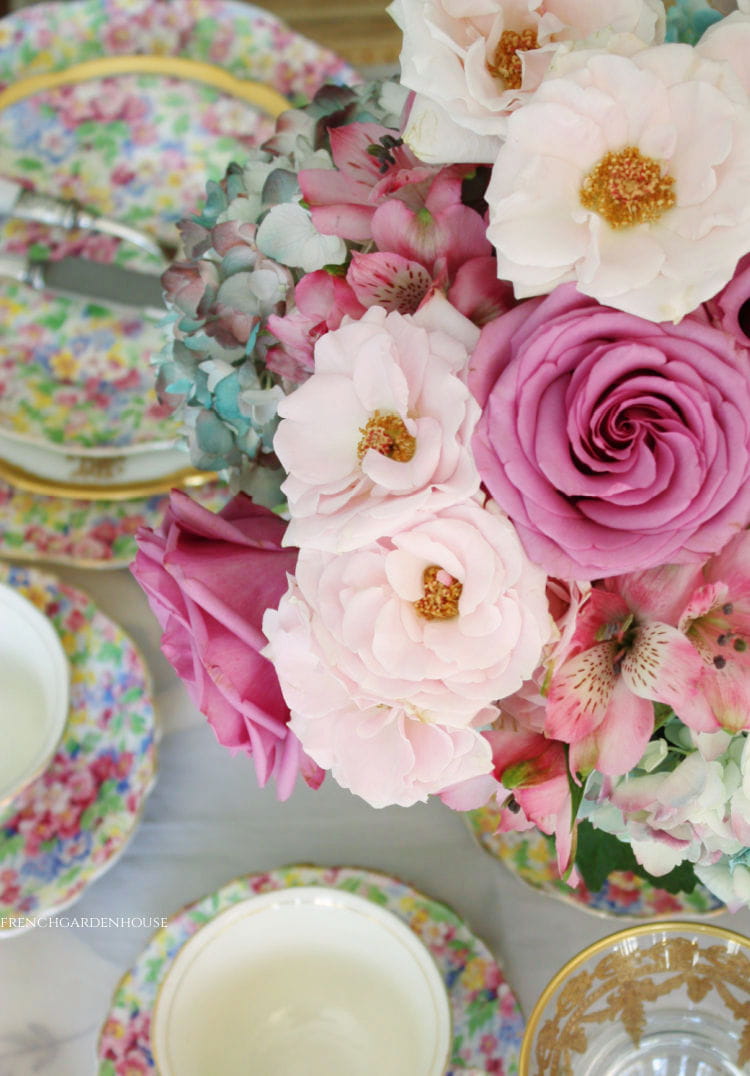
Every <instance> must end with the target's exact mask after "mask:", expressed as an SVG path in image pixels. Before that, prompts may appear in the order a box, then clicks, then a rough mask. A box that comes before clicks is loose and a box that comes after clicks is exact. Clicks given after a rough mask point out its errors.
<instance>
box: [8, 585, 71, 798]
mask: <svg viewBox="0 0 750 1076" xmlns="http://www.w3.org/2000/svg"><path fill="white" fill-rule="evenodd" d="M68 691H69V670H68V662H67V659H66V657H65V652H64V651H63V648H62V645H61V643H60V639H59V637H58V635H57V632H56V631H55V629H54V628H53V626H52V625H51V624H50V622H49V620H48V619H47V618H46V617H45V616H44V615H43V614H42V613H40V612H39V610H38V609H37V608H36V607H35V606H34V605H32V604H31V602H30V601H28V600H27V599H26V598H24V597H23V596H22V595H21V594H19V592H18V591H17V590H14V589H13V588H12V587H9V586H6V585H5V584H3V583H0V806H3V805H5V804H7V803H8V802H9V801H10V800H11V799H13V797H14V796H16V795H18V793H19V792H20V791H21V790H22V789H23V788H24V787H25V786H26V785H27V784H29V782H31V781H33V780H34V779H35V778H36V777H38V776H39V775H40V774H41V773H42V772H43V771H44V769H45V767H46V766H47V765H48V764H49V762H50V761H51V759H52V758H53V756H54V754H55V751H56V749H57V746H58V744H59V742H60V739H61V737H62V734H63V730H64V728H65V723H66V721H67V718H68Z"/></svg>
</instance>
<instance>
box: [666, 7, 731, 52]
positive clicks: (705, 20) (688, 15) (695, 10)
mask: <svg viewBox="0 0 750 1076" xmlns="http://www.w3.org/2000/svg"><path fill="white" fill-rule="evenodd" d="M722 18H723V15H722V14H721V12H719V11H716V10H715V9H714V8H712V7H711V5H710V4H708V3H707V2H706V0H675V2H674V4H673V5H672V6H671V7H670V8H669V9H668V11H667V41H681V42H683V43H684V44H687V45H695V44H697V42H698V41H699V40H700V38H701V37H702V36H703V34H704V33H705V32H706V30H707V29H708V28H709V26H712V25H713V24H714V23H715V22H718V21H719V20H720V19H722Z"/></svg>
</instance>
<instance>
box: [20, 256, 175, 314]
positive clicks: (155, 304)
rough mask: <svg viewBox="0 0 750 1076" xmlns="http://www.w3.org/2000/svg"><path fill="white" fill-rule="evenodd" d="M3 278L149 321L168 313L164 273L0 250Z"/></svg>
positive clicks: (105, 263)
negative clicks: (136, 314) (161, 274)
mask: <svg viewBox="0 0 750 1076" xmlns="http://www.w3.org/2000/svg"><path fill="white" fill-rule="evenodd" d="M0 279H5V280H17V281H18V282H19V283H21V284H27V285H28V286H29V287H30V288H34V290H35V291H46V292H51V293H53V294H55V295H62V296H64V297H66V298H70V299H77V300H78V301H79V302H85V303H101V304H103V305H104V306H110V307H114V308H124V309H126V310H128V311H129V312H131V313H133V312H137V313H138V314H140V315H141V316H142V317H145V318H148V319H150V320H159V321H160V320H161V319H162V318H163V317H164V315H165V314H166V309H165V307H164V296H163V292H162V287H161V276H157V275H155V274H153V273H139V272H136V271H135V270H134V269H124V268H123V267H122V266H120V265H112V264H111V263H108V262H95V261H91V260H90V259H88V258H60V259H59V260H57V261H36V260H31V259H28V258H26V257H25V256H24V255H23V254H9V253H0Z"/></svg>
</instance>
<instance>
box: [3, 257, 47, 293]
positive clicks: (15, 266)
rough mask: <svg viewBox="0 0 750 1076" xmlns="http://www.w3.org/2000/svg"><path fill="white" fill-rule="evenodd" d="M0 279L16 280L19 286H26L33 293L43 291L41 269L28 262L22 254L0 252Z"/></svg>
mask: <svg viewBox="0 0 750 1076" xmlns="http://www.w3.org/2000/svg"><path fill="white" fill-rule="evenodd" d="M0 279H3V280H17V281H18V283H19V284H28V286H29V287H30V288H34V290H35V291H43V290H44V276H43V274H42V271H41V267H40V266H38V265H35V264H34V262H30V261H28V259H27V258H25V257H24V255H23V254H9V253H7V251H3V252H0Z"/></svg>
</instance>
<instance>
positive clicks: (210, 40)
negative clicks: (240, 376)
mask: <svg viewBox="0 0 750 1076" xmlns="http://www.w3.org/2000/svg"><path fill="white" fill-rule="evenodd" d="M114 58H117V62H118V65H120V66H122V64H123V62H124V61H125V60H126V59H127V60H129V61H130V67H132V68H133V70H130V69H129V68H126V69H123V70H122V71H119V70H115V71H113V72H112V73H110V74H107V75H98V76H97V77H92V76H91V74H90V73H89V72H90V67H91V63H92V62H94V61H96V60H99V59H109V60H110V61H111V62H112V63H114ZM158 59H161V66H162V67H163V68H164V69H165V72H169V70H170V67H169V64H170V62H172V65H173V66H175V65H176V64H177V62H178V61H179V63H184V64H186V65H187V68H188V69H192V68H191V65H192V67H194V68H195V69H196V70H198V69H201V70H208V71H209V73H210V72H211V71H212V70H213V71H215V72H217V79H218V76H219V75H228V76H233V78H235V79H237V80H243V81H244V82H245V84H247V82H248V80H251V81H252V82H253V83H259V84H261V86H262V88H267V89H268V90H269V91H272V92H273V94H274V95H275V98H276V99H277V104H276V106H275V107H276V110H277V111H278V109H279V108H280V107H282V106H283V101H284V100H285V99H294V98H295V97H298V96H300V95H301V96H305V97H307V96H309V95H311V94H312V93H313V92H314V91H315V90H316V89H317V88H318V86H319V85H320V84H321V83H323V82H326V81H349V80H350V79H351V78H352V77H353V72H352V71H351V68H350V67H349V66H348V65H347V64H345V63H344V62H343V61H342V60H340V59H339V58H338V57H336V56H335V55H334V54H333V53H330V52H328V51H327V50H325V49H323V48H321V47H320V46H319V45H317V44H315V43H314V42H311V41H307V40H306V39H304V38H301V37H300V36H299V35H298V34H295V33H293V32H291V31H290V30H289V29H288V28H287V27H286V26H284V24H283V23H281V22H279V20H278V19H276V18H275V17H274V16H272V15H270V14H267V13H265V12H262V11H261V10H260V9H259V8H255V7H252V6H251V5H248V4H244V3H239V2H236V0H170V3H163V2H162V0H73V2H71V3H42V4H39V5H35V6H34V7H31V8H27V9H24V10H22V11H20V12H18V13H16V14H13V15H11V16H9V17H7V18H5V19H3V20H2V21H0V176H3V177H7V178H9V179H11V180H14V181H17V182H20V183H21V184H22V185H23V186H27V187H31V188H33V189H34V190H36V191H39V192H40V193H44V194H49V195H54V196H56V197H62V198H65V199H75V200H76V201H78V202H79V203H81V204H82V205H83V206H85V207H86V208H87V209H90V210H91V212H93V213H94V214H95V215H96V214H99V215H103V216H105V217H107V218H110V219H113V220H116V221H120V222H122V223H124V224H126V225H129V226H131V227H133V228H136V229H139V230H141V231H142V232H145V233H146V234H148V235H149V236H151V237H152V238H156V239H157V240H159V241H160V242H161V243H162V244H164V245H165V247H167V248H168V252H167V253H166V254H165V257H164V258H162V259H160V258H159V257H157V256H156V255H155V254H152V253H149V252H147V251H143V250H140V249H139V248H138V247H136V246H135V245H131V244H130V243H128V242H126V241H121V240H120V239H118V238H116V237H114V236H108V235H104V234H98V233H95V232H82V231H65V230H62V229H61V228H58V227H49V226H46V225H42V224H39V223H30V222H27V221H19V220H14V219H11V218H7V219H5V220H4V221H3V222H2V226H1V227H0V250H2V251H3V253H10V254H25V255H27V256H33V257H34V258H42V259H44V258H58V257H63V256H76V257H84V258H89V259H92V260H94V261H98V262H115V263H116V264H119V265H124V266H128V267H130V268H135V269H139V270H141V271H143V272H150V273H152V274H155V275H158V274H160V273H161V272H162V271H163V269H164V268H165V266H166V264H167V262H168V260H169V258H170V257H171V254H172V252H173V251H174V249H175V248H176V246H177V244H178V240H179V236H178V232H177V229H176V223H177V222H178V221H179V220H180V219H181V218H184V217H186V216H189V215H190V214H191V213H194V212H196V211H197V210H198V209H199V208H200V207H201V205H202V204H203V201H204V199H205V187H206V183H207V181H208V180H210V179H218V178H220V177H221V176H222V175H223V174H224V171H225V168H226V166H227V164H228V163H229V162H230V161H232V160H239V161H241V160H242V159H243V158H244V157H245V156H246V155H247V150H248V148H249V147H250V146H253V145H257V144H258V143H259V142H261V141H263V139H264V138H266V137H267V136H268V135H269V134H270V133H271V132H272V130H273V119H272V116H271V115H269V114H268V111H267V110H265V111H264V109H263V108H260V107H256V106H255V105H253V103H251V101H249V100H248V99H246V98H243V97H240V96H237V95H234V94H233V93H232V92H230V91H229V90H224V89H221V88H219V86H218V85H213V84H211V80H210V78H209V79H208V81H200V79H199V78H198V77H197V76H196V77H188V76H189V74H190V71H189V70H187V74H186V75H184V76H183V75H180V74H174V73H158V71H154V70H153V66H154V63H155V62H158ZM139 60H140V61H141V66H142V67H143V70H142V71H139V70H138V61H139ZM149 63H150V66H149ZM108 69H109V68H108ZM180 70H182V71H185V70H186V68H185V67H182V68H180ZM50 73H54V77H55V78H60V79H62V80H63V81H62V82H61V84H59V85H58V84H55V85H50V86H47V82H49V78H50ZM45 79H46V80H47V82H45ZM19 80H25V81H26V83H27V84H28V85H29V86H31V87H32V90H30V91H29V93H28V94H27V95H24V96H21V97H20V98H19V99H15V98H16V97H17V96H18V94H17V92H16V91H18V88H19V85H20V84H21V83H20V82H19ZM39 82H41V84H42V88H41V89H38V88H37V89H33V87H34V86H35V85H36V84H38V83H39ZM6 87H9V88H12V90H13V94H11V96H10V97H9V98H8V99H7V100H5V99H4V95H3V90H4V89H5V88H6ZM45 87H46V88H45ZM279 102H280V103H281V104H279ZM164 332H165V330H164V328H163V327H162V326H160V324H159V323H158V322H157V321H149V320H148V319H145V318H143V317H141V316H140V315H139V314H138V312H137V311H130V312H127V311H125V310H120V311H117V310H115V309H114V308H112V309H110V308H108V307H107V306H106V305H103V304H101V303H98V304H97V303H94V302H92V303H85V302H83V301H77V300H73V299H68V298H62V297H60V296H53V295H51V294H48V293H38V292H35V291H33V290H31V289H30V288H28V287H27V286H26V285H23V284H19V283H12V282H7V281H4V282H1V283H0V437H1V438H2V442H3V444H5V446H6V447H5V448H4V449H3V450H2V453H0V454H2V455H3V457H5V456H6V455H7V458H8V459H10V460H11V462H13V463H14V464H17V466H18V467H21V468H28V467H29V463H28V460H29V459H30V458H35V454H34V453H36V455H38V454H39V453H41V452H42V450H44V451H46V452H47V454H48V457H49V459H48V463H47V464H45V463H44V460H42V468H44V467H45V466H47V468H48V470H49V471H50V473H51V474H54V475H57V474H59V473H61V472H64V473H65V474H67V473H68V471H69V470H70V467H69V466H68V464H69V462H70V460H71V459H72V460H73V462H74V463H75V462H76V461H80V463H78V464H76V466H75V467H73V472H72V473H74V474H75V476H76V477H75V481H76V482H85V481H88V473H89V469H90V468H94V470H95V471H96V469H97V468H100V467H101V465H102V460H103V458H105V457H106V456H107V454H109V455H110V456H112V458H113V459H115V460H116V461H117V462H118V466H120V468H122V467H124V466H125V464H124V463H123V459H125V460H127V461H128V462H127V466H128V467H129V468H130V469H132V468H133V467H134V466H140V463H142V462H143V458H144V456H143V453H144V449H147V450H148V451H149V453H150V454H151V455H152V456H153V455H154V454H156V453H164V454H165V467H166V468H167V470H165V471H164V473H165V474H171V473H172V471H174V470H175V463H174V459H173V456H171V455H169V453H170V449H171V446H172V444H173V442H174V439H175V437H176V436H177V434H178V432H179V431H178V428H177V425H176V424H175V420H174V418H173V417H172V415H171V413H170V412H169V410H168V409H167V408H165V407H164V406H162V405H160V404H159V403H158V401H157V399H156V394H155V389H154V376H153V370H152V369H151V366H150V364H149V357H150V356H152V355H154V354H156V353H158V351H159V350H161V348H162V347H163V344H164ZM24 446H26V448H27V450H28V449H31V450H32V455H31V456H30V454H29V451H26V453H25V454H24ZM58 457H59V458H58ZM130 457H133V459H130ZM24 458H25V459H26V460H27V462H26V463H23V462H19V460H20V461H22V460H23V459H24ZM139 461H140V463H139ZM152 469H153V468H152ZM34 473H35V474H41V473H42V472H41V471H35V472H34ZM45 477H49V476H48V475H46V476H45Z"/></svg>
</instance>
